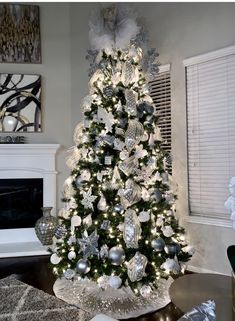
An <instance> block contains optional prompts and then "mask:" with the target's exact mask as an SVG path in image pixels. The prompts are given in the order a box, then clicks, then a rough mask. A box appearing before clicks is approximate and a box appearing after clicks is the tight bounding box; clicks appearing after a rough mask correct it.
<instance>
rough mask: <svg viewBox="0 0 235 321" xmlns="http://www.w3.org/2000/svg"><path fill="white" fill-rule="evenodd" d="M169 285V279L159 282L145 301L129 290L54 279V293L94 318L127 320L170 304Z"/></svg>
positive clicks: (127, 288) (93, 283)
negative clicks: (104, 316) (95, 316)
mask: <svg viewBox="0 0 235 321" xmlns="http://www.w3.org/2000/svg"><path fill="white" fill-rule="evenodd" d="M172 282H173V279H172V278H169V279H168V280H165V279H160V280H158V282H157V289H155V290H153V291H152V292H151V294H150V296H149V297H148V298H144V297H142V296H138V297H137V296H135V294H134V293H133V292H132V290H131V289H130V288H129V287H121V288H120V289H114V288H110V287H109V288H108V289H106V290H104V289H102V288H100V287H98V285H97V283H95V282H92V281H89V280H76V279H75V280H66V279H65V278H62V279H57V280H56V282H55V284H54V287H53V290H54V293H55V295H56V296H57V297H58V298H60V299H61V300H64V301H65V302H68V303H69V304H72V305H75V306H77V307H79V308H80V309H82V310H85V311H87V312H89V313H91V314H93V315H96V314H100V313H103V314H106V315H108V316H110V317H112V318H114V319H129V318H136V317H138V316H140V315H142V314H146V313H150V312H153V311H156V310H159V309H162V308H163V307H165V306H166V305H167V304H169V303H170V301H171V300H170V297H169V294H168V291H169V287H170V285H171V283H172Z"/></svg>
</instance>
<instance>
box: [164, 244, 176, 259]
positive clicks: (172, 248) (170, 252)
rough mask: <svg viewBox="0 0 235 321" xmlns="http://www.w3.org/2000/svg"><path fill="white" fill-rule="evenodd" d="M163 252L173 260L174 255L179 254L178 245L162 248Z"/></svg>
mask: <svg viewBox="0 0 235 321" xmlns="http://www.w3.org/2000/svg"><path fill="white" fill-rule="evenodd" d="M164 250H165V252H166V253H167V254H168V255H169V257H171V258H173V257H174V256H175V255H177V254H179V252H180V245H179V244H178V243H172V244H168V245H166V246H165V247H164Z"/></svg>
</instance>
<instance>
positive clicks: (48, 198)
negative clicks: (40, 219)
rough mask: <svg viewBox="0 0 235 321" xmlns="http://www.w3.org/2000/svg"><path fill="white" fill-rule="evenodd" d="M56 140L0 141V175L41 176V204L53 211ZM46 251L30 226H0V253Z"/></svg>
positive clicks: (57, 146)
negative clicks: (39, 142) (35, 141)
mask: <svg viewBox="0 0 235 321" xmlns="http://www.w3.org/2000/svg"><path fill="white" fill-rule="evenodd" d="M59 146H60V145H59V144H0V179H6V178H9V179H10V178H42V179H43V206H51V207H53V210H52V215H56V174H57V172H56V166H55V156H56V152H57V150H58V148H59ZM43 254H48V252H47V251H46V249H45V248H44V247H43V246H42V245H41V243H40V242H39V240H38V238H37V236H36V234H35V231H34V228H25V229H10V230H9V229H6V230H3V229H1V226H0V257H9V256H25V255H43Z"/></svg>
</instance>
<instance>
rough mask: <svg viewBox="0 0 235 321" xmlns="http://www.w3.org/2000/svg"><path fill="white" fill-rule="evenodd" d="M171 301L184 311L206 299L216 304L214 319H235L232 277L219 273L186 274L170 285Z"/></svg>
mask: <svg viewBox="0 0 235 321" xmlns="http://www.w3.org/2000/svg"><path fill="white" fill-rule="evenodd" d="M169 293H170V297H171V300H172V302H173V303H174V304H175V305H176V306H177V307H178V308H179V309H180V310H181V311H183V312H184V313H185V312H187V311H190V310H191V309H192V308H193V307H195V306H197V305H199V304H201V303H202V302H205V301H207V300H214V301H215V304H216V321H235V313H234V311H233V305H232V277H230V276H226V275H220V274H208V273H205V274H204V273H198V274H188V275H184V276H181V277H179V278H178V279H177V280H175V281H174V283H173V284H172V285H171V287H170V291H169Z"/></svg>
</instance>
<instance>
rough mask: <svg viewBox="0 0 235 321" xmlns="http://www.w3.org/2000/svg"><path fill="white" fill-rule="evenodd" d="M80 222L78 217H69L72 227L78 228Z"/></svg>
mask: <svg viewBox="0 0 235 321" xmlns="http://www.w3.org/2000/svg"><path fill="white" fill-rule="evenodd" d="M81 222H82V219H81V217H80V216H78V215H74V216H73V217H71V225H72V226H80V225H81Z"/></svg>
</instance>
